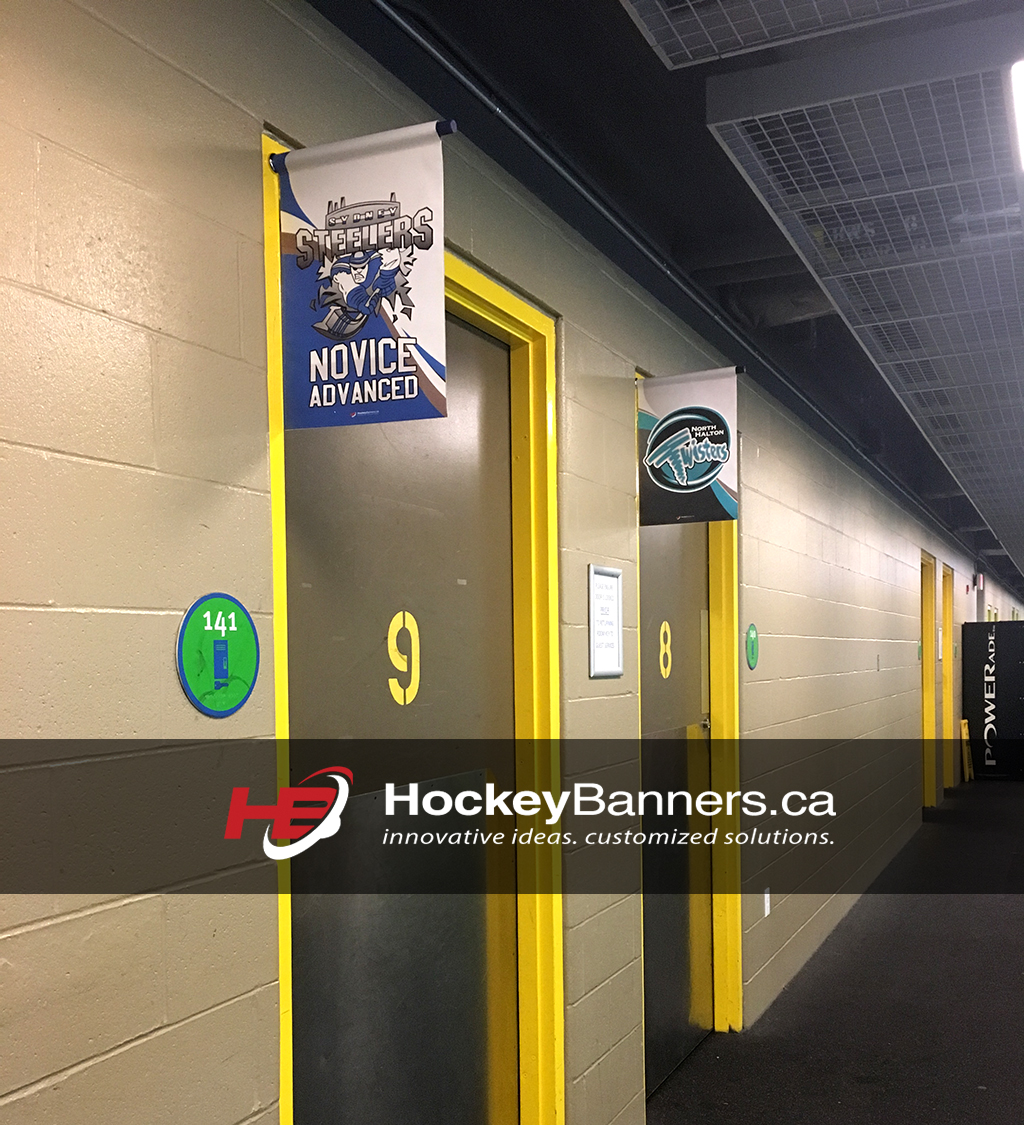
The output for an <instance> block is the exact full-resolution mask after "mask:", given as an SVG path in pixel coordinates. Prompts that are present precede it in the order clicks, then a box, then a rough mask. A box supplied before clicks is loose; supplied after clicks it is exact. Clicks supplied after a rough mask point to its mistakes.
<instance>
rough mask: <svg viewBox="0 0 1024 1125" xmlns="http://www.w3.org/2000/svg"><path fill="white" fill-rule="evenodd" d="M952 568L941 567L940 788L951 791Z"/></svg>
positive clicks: (952, 716)
mask: <svg viewBox="0 0 1024 1125" xmlns="http://www.w3.org/2000/svg"><path fill="white" fill-rule="evenodd" d="M953 722H954V715H953V568H952V567H949V566H946V565H945V563H943V565H942V786H943V788H944V789H952V788H953V785H954V784H955V780H956V779H955V777H954V774H953Z"/></svg>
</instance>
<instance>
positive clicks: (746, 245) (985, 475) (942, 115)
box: [314, 0, 1024, 596]
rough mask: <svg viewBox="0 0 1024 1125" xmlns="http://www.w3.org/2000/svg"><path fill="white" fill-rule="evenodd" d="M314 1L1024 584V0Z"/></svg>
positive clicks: (681, 308) (599, 242)
mask: <svg viewBox="0 0 1024 1125" xmlns="http://www.w3.org/2000/svg"><path fill="white" fill-rule="evenodd" d="M314 5H315V6H316V7H317V8H318V9H319V10H320V11H321V12H322V13H323V14H324V15H325V16H326V17H327V18H328V19H330V20H331V21H332V22H334V23H335V24H336V25H337V26H338V27H339V28H340V29H341V30H342V31H344V32H345V33H346V34H347V35H349V36H350V37H351V38H353V39H354V40H355V41H356V42H358V43H359V44H360V45H361V46H362V47H363V48H364V49H366V50H367V51H368V52H369V53H371V54H373V55H374V56H375V57H376V58H377V59H378V60H379V61H380V62H381V63H382V64H383V65H384V66H385V67H387V68H388V69H389V70H390V71H392V72H393V73H394V74H396V76H397V77H399V78H400V79H401V80H402V81H403V82H405V83H406V85H408V86H409V87H410V88H412V89H413V90H414V91H416V92H417V93H418V94H419V95H420V96H421V97H422V98H424V100H425V101H427V102H428V103H429V104H430V105H432V106H433V108H434V109H435V110H436V111H437V112H438V114H439V115H443V116H451V117H455V118H456V119H457V120H458V122H459V129H460V132H462V133H464V134H465V135H467V136H468V137H469V138H470V139H471V140H472V141H473V142H474V143H476V144H477V145H478V146H479V147H480V148H481V149H483V150H484V151H485V152H487V153H488V154H489V155H490V156H492V157H493V158H494V159H495V160H497V161H498V162H500V163H501V164H502V165H503V166H504V167H505V168H507V169H508V170H509V172H511V174H513V175H514V176H516V177H517V178H518V179H519V180H520V181H521V182H523V183H524V184H525V185H526V186H527V187H528V188H530V189H531V190H532V191H534V192H535V193H536V194H537V195H538V196H540V198H542V199H543V200H544V201H545V202H546V203H547V204H548V205H549V206H550V207H552V209H553V210H555V211H556V212H557V213H558V214H559V215H560V216H561V217H562V218H563V219H564V220H565V221H566V222H568V223H570V224H571V225H573V226H574V227H576V229H578V230H579V231H580V232H581V233H582V234H583V235H584V236H585V237H587V238H588V239H589V240H590V241H591V242H592V243H594V244H595V245H596V246H598V247H599V248H600V249H601V250H602V251H603V252H604V253H606V254H608V255H609V257H611V258H612V259H613V260H615V261H616V262H617V263H618V264H619V265H620V266H621V267H622V268H623V269H624V270H626V271H627V272H628V273H630V274H631V275H632V276H634V277H635V278H636V279H637V280H638V281H639V282H640V283H641V284H643V285H645V286H646V287H647V288H648V289H649V290H650V291H651V292H652V293H654V295H655V296H657V297H659V299H661V300H662V301H663V302H664V303H665V304H666V305H668V306H669V307H671V308H673V309H674V310H675V311H677V312H678V313H679V315H680V316H682V317H684V319H686V320H687V321H688V322H689V323H691V324H692V325H693V327H694V328H695V329H696V330H697V331H699V332H700V333H701V334H702V335H704V336H705V337H706V338H707V339H708V340H709V341H710V342H711V343H713V344H714V345H715V346H716V347H718V348H719V350H721V351H722V352H724V353H725V354H727V355H729V356H730V357H731V358H734V359H735V360H736V362H740V363H743V364H744V365H745V367H746V368H747V370H748V371H749V372H750V374H751V375H752V376H753V377H754V378H755V379H756V380H757V381H758V382H760V383H762V385H764V386H766V387H767V388H768V389H769V390H770V391H771V392H772V393H773V394H775V395H776V396H777V397H778V398H780V399H781V400H782V401H783V402H784V403H785V404H786V405H788V406H790V407H791V408H792V409H793V410H795V411H796V413H798V414H799V415H800V416H801V417H803V418H804V419H805V420H806V421H807V422H808V424H810V425H812V426H814V427H815V428H816V429H818V430H819V432H821V433H823V434H824V435H825V436H826V437H828V438H829V440H832V441H836V442H837V443H838V444H839V445H840V447H841V448H844V449H845V450H846V452H848V453H849V454H850V455H851V456H852V457H853V458H854V459H855V460H857V461H859V462H860V463H861V465H862V467H863V468H864V469H865V470H866V471H867V472H869V473H871V474H873V475H874V476H875V477H876V479H877V480H879V482H880V483H881V484H882V485H883V487H887V488H888V489H889V490H890V491H892V492H894V493H896V494H898V495H899V496H900V497H901V499H903V500H904V501H905V502H907V503H908V504H909V505H910V506H911V507H912V508H915V507H916V510H917V511H918V513H919V514H921V515H922V516H924V517H925V518H926V519H928V520H929V521H930V522H932V523H933V524H935V525H937V526H940V527H941V528H942V529H944V530H945V531H946V532H947V533H949V534H950V535H952V536H954V537H955V538H957V539H958V540H959V541H960V542H961V543H962V544H963V545H964V547H965V549H966V550H967V551H969V552H970V553H972V554H973V555H975V557H976V558H977V560H978V562H979V565H980V566H981V568H982V569H984V570H986V571H988V572H989V573H993V574H995V575H997V576H998V577H1000V578H1001V579H1002V580H1003V581H1004V582H1006V583H1007V584H1008V585H1010V586H1011V587H1012V588H1015V589H1017V590H1018V592H1019V593H1021V595H1022V596H1024V577H1022V569H1024V509H1021V506H1019V505H1018V504H1017V503H1016V502H1015V500H1014V497H1015V496H1021V495H1024V487H1022V485H1024V479H1022V478H1024V470H1022V469H1021V468H1018V466H1024V430H1022V428H1021V426H1022V424H1024V397H1022V394H1021V384H1022V376H1024V320H1022V314H1021V312H1020V308H1019V303H1018V301H1017V297H1016V295H1017V293H1018V292H1020V293H1021V294H1022V295H1024V230H1022V226H1021V213H1020V202H1019V196H1018V194H1017V172H1016V168H1017V167H1019V165H1016V164H1015V163H1014V162H1015V160H1016V154H1015V148H1014V145H1015V142H1014V141H1013V139H1012V138H1011V134H1010V119H1009V117H1008V107H1007V104H1006V95H1005V91H1004V82H1003V73H1004V72H1005V66H1006V64H1005V56H1006V54H1007V51H1009V52H1010V53H1011V54H1012V52H1013V49H1014V48H1013V45H1012V44H1013V42H1014V41H1015V40H1014V39H1013V36H1008V35H1007V34H1005V30H1006V28H1005V26H1004V34H1003V36H1002V38H1003V48H1002V50H1003V59H1002V61H1000V62H997V63H995V64H994V65H993V63H992V62H991V57H992V51H993V49H994V48H993V43H992V41H991V40H992V35H991V28H992V25H993V21H995V22H996V23H998V21H999V19H1000V18H1002V19H1003V20H1010V21H1011V23H1012V21H1014V20H1016V21H1018V22H1019V21H1020V20H1021V18H1022V15H1021V14H1020V4H1019V2H1018V0H677V2H672V0H631V3H629V4H628V5H627V3H626V0H622V2H621V3H620V2H619V0H588V3H587V4H584V5H581V4H579V3H578V0H489V2H488V3H486V4H481V3H479V2H478V0H314ZM627 9H628V10H627ZM1007 13H1010V14H1007ZM658 21H661V22H660V23H659V22H658ZM694 21H696V23H697V24H699V25H700V27H701V29H702V31H701V34H703V35H704V41H702V42H700V43H698V42H697V38H696V37H695V35H696V33H694V35H690V32H689V31H687V30H686V29H687V28H689V29H690V31H692V29H693V27H694V26H696V25H695V23H694ZM744 21H746V22H744ZM1014 26H1016V25H1014ZM659 28H660V30H659ZM666 29H668V30H666ZM986 29H988V35H987V37H986ZM669 32H671V35H673V36H675V37H676V39H678V40H679V41H680V42H682V43H683V44H684V47H685V50H682V53H680V50H681V48H679V46H678V43H675V41H673V40H670V37H669ZM741 33H742V34H741ZM688 36H689V38H688ZM659 37H660V38H659ZM759 37H760V38H759ZM922 37H923V38H922ZM1007 42H1009V43H1010V46H1009V47H1008V46H1007V45H1006V44H1007ZM652 43H656V46H655V47H654V49H652ZM922 44H924V48H922ZM967 47H970V49H969V50H968V49H967ZM924 49H927V53H925V54H923V53H922V51H923V50H924ZM1019 54H1020V57H1024V32H1022V34H1021V36H1020V52H1019ZM968 56H969V58H968ZM986 58H987V59H989V61H988V63H985V59H986ZM673 68H674V69H673ZM496 107H500V109H501V112H500V113H498V112H495V110H496ZM510 121H511V122H512V123H513V126H514V127H511V128H510V126H509V122H510ZM709 122H710V124H711V125H712V126H713V130H712V129H711V128H709Z"/></svg>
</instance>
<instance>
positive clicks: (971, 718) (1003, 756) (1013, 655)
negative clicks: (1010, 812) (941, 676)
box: [962, 621, 1024, 778]
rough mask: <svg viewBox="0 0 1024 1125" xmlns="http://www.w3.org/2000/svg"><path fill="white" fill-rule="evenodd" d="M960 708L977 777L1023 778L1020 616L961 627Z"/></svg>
mask: <svg viewBox="0 0 1024 1125" xmlns="http://www.w3.org/2000/svg"><path fill="white" fill-rule="evenodd" d="M962 640H963V648H964V654H963V661H964V667H963V674H964V679H963V684H964V693H963V708H964V718H965V719H966V720H967V722H968V723H969V725H970V731H971V757H972V758H973V759H974V772H975V775H976V776H977V777H1018V778H1019V777H1024V621H977V622H970V623H965V624H964V626H963V638H962Z"/></svg>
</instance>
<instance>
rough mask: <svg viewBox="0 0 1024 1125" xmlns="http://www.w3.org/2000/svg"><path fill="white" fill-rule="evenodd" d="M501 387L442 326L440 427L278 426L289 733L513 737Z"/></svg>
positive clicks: (469, 341)
mask: <svg viewBox="0 0 1024 1125" xmlns="http://www.w3.org/2000/svg"><path fill="white" fill-rule="evenodd" d="M508 380H509V358H508V348H507V347H505V345H504V344H501V343H499V342H498V341H497V340H494V339H492V338H491V337H489V336H485V335H484V334H483V333H482V332H478V331H476V330H475V329H474V328H471V327H469V325H466V324H463V323H462V322H461V321H457V320H454V319H453V318H451V317H449V318H448V411H449V413H448V417H447V418H444V419H431V420H425V421H419V422H395V423H390V424H387V425H375V426H344V427H339V428H334V429H315V430H288V431H287V432H286V434H285V476H286V488H285V495H286V503H287V529H288V634H289V640H288V692H289V704H290V710H291V735H292V737H293V738H510V737H512V736H513V733H514V732H513V703H512V547H511V543H512V538H511V536H512V530H511V529H512V485H511V462H510V442H511V437H510V431H509V424H510V422H509V382H508ZM401 614H406V615H410V616H411V620H410V617H405V618H401V617H400V618H399V620H398V622H397V623H396V615H401ZM389 634H390V635H391V639H392V642H393V644H392V645H389ZM414 634H415V643H414ZM417 648H418V661H417V662H416V663H418V669H416V668H413V667H408V668H406V669H405V670H403V669H402V667H401V663H402V658H403V657H404V658H405V659H406V660H407V661H408V662H410V663H412V662H413V656H414V650H415V649H417ZM395 650H397V660H396V659H395V658H394V653H395ZM417 675H418V682H416V677H417ZM392 680H393V681H395V685H396V688H397V690H398V692H404V693H405V697H404V698H403V699H401V700H399V699H398V698H396V696H395V693H394V692H393V691H392V688H391V681H392ZM414 684H415V690H414V691H413V690H411V689H412V687H413V685H414Z"/></svg>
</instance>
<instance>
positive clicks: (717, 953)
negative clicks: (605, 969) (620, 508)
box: [636, 371, 743, 1031]
mask: <svg viewBox="0 0 1024 1125" xmlns="http://www.w3.org/2000/svg"><path fill="white" fill-rule="evenodd" d="M636 377H637V378H638V379H643V378H645V376H644V375H643V373H642V372H639V371H638V372H637V373H636ZM636 409H637V410H639V399H637V407H636ZM639 456H640V449H639V446H638V447H637V457H638V458H639ZM639 527H640V509H639V498H638V506H637V531H638V532H639ZM638 541H639V540H638ZM739 630H740V611H739V535H738V526H737V521H736V520H716V521H714V522H710V523H708V673H709V675H708V679H709V695H710V699H709V707H708V711H709V717H710V719H711V738H710V744H711V789H712V790H713V791H714V792H716V793H729V792H733V791H735V790H736V789H738V788H739V781H740V754H739V735H740V694H739V687H740V684H739ZM641 631H642V630H641V624H640V567H639V565H638V566H637V649H638V653H639V655H640V658H641V659H642V655H643V654H642V652H640V634H641ZM637 667H638V668H639V664H638V665H637ZM638 696H639V686H638ZM637 723H638V729H639V731H640V733H641V736H642V733H643V726H642V718H641V713H640V708H639V706H638V707H637ZM687 734H688V737H689V738H693V739H695V740H699V741H700V742H701V743H703V741H704V732H703V731H702V730H701V729H700V727H696V728H693V727H691V728H688V730H687ZM723 820H725V821H728V823H724V824H723V826H722V831H721V832H720V833H719V836H718V840H720V841H722V840H724V837H725V835H726V833H728V832H732V834H733V839H735V838H736V833H737V832H738V831H739V827H740V825H739V813H738V812H736V811H734V812H733V813H731V814H729V815H728V816H727V817H725V818H723ZM711 886H712V894H711V981H704V980H703V979H701V978H700V977H697V978H696V979H695V980H693V981H691V998H690V1000H691V1019H692V1022H694V1023H695V1024H696V1025H697V1026H698V1027H703V1026H705V1022H704V1021H705V1019H707V1015H708V1009H710V1016H711V1020H710V1022H711V1025H712V1026H713V1027H714V1030H715V1031H740V1030H741V1029H742V1027H743V918H742V911H741V905H742V900H741V899H740V849H739V845H738V844H725V843H724V842H720V843H716V844H714V845H712V852H711ZM691 898H692V899H693V900H695V901H691V905H690V912H691V934H690V941H691V948H692V949H693V950H695V951H696V950H698V949H699V948H700V945H701V943H702V942H703V941H704V940H706V939H704V938H703V936H702V935H703V934H704V933H705V932H706V931H705V928H704V925H703V919H702V918H701V917H700V911H701V907H700V905H699V902H698V901H696V900H698V899H699V896H698V895H693V896H691ZM704 909H706V907H705V908H704ZM695 959H696V958H695ZM708 993H710V996H709V995H708Z"/></svg>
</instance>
